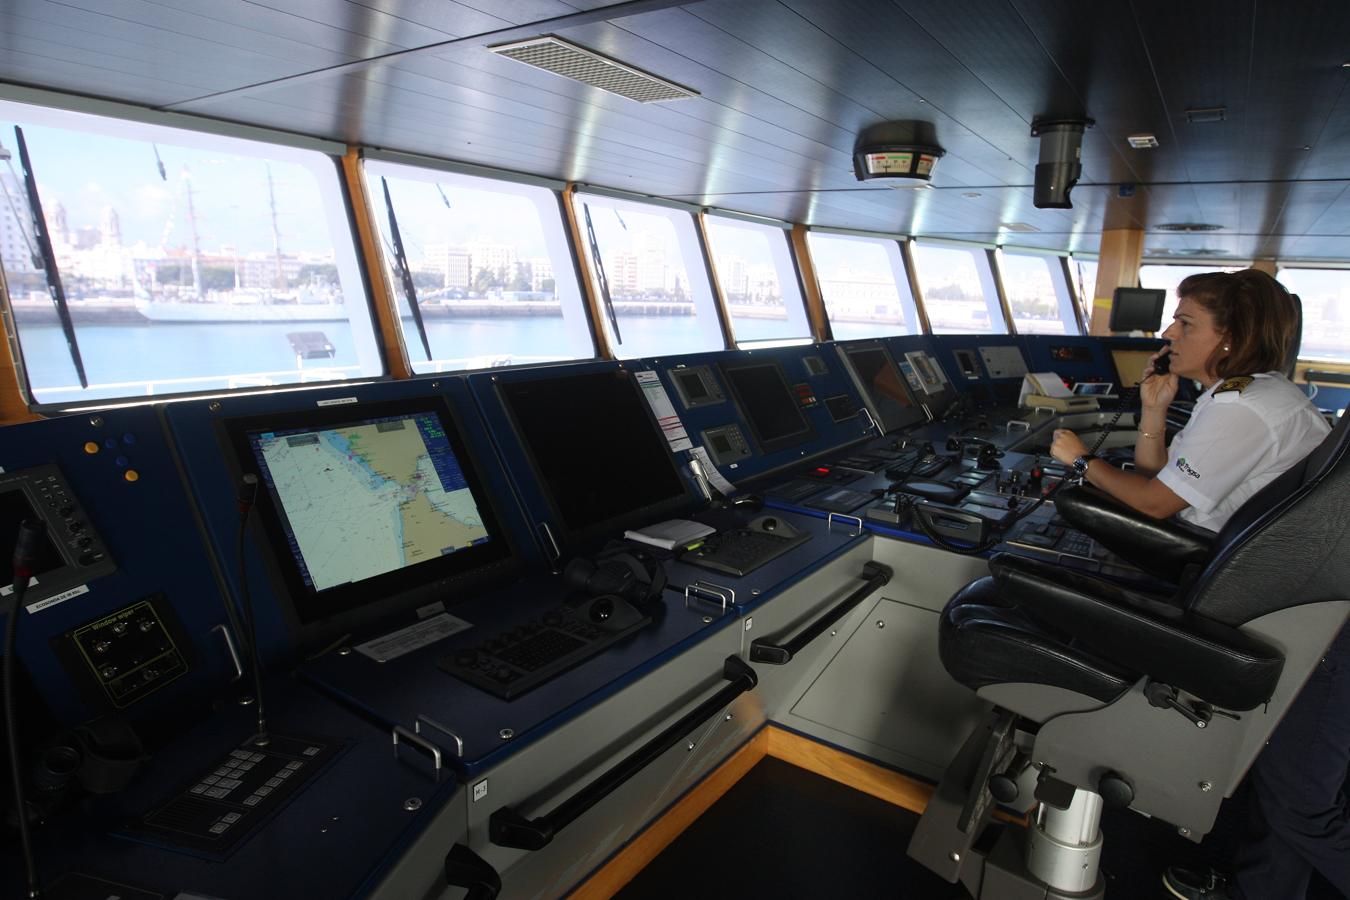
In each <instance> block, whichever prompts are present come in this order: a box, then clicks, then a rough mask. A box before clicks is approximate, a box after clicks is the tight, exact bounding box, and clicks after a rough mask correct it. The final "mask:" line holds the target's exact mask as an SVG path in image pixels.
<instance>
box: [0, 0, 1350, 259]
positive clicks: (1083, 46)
mask: <svg viewBox="0 0 1350 900" xmlns="http://www.w3.org/2000/svg"><path fill="white" fill-rule="evenodd" d="M610 7H613V8H612V9H610ZM595 10H600V12H595ZM536 23H537V24H536ZM535 33H556V34H560V35H562V36H564V37H567V38H569V39H571V40H575V41H576V42H578V43H580V44H582V45H583V46H587V47H590V48H593V49H595V50H597V51H600V52H603V53H607V54H611V55H613V56H615V57H617V58H619V59H620V60H622V61H624V62H626V63H628V64H630V65H633V66H636V67H638V68H641V69H645V70H648V71H651V72H653V73H654V74H657V75H660V76H661V77H664V78H667V79H669V80H672V81H675V82H677V83H680V84H683V85H687V86H689V87H691V88H693V89H695V90H697V91H698V92H699V94H700V96H699V97H697V98H694V99H691V100H685V101H678V102H673V103H666V104H650V105H640V104H636V103H633V102H631V101H628V100H625V99H622V98H619V97H615V96H613V95H609V94H606V93H604V92H602V91H598V90H596V89H594V88H590V87H587V86H584V85H580V84H577V83H575V82H570V81H567V80H565V79H562V78H558V77H556V76H553V75H550V74H547V73H544V72H541V71H538V70H535V69H532V68H530V67H527V66H524V65H521V64H519V63H516V62H513V61H511V60H508V59H504V58H501V57H498V56H496V55H494V54H491V53H488V52H487V51H486V50H485V49H484V46H485V45H487V44H492V43H496V42H499V41H501V40H506V39H516V38H520V37H526V36H530V35H532V34H535ZM1347 36H1350V4H1345V3H1343V2H1328V0H1312V2H1307V3H1299V4H1280V3H1276V2H1274V0H1246V2H1244V3H1242V4H1239V5H1234V4H1232V3H1231V2H1228V0H1192V2H1189V3H1186V4H1177V3H1175V2H1172V0H1130V2H1125V3H1111V4H1106V3H1102V4H1097V3H1093V4H1066V3H1064V2H1063V0H836V2H830V0H703V2H691V3H680V2H679V0H640V2H629V3H619V4H614V3H612V2H600V0H566V2H564V0H461V2H450V0H61V2H55V0H5V2H3V3H2V4H0V79H3V80H5V81H11V82H16V83H21V84H28V85H37V86H44V87H51V88H54V89H57V90H64V91H70V92H74V93H81V94H90V93H92V94H96V95H98V96H104V97H108V98H110V99H117V100H124V101H128V102H132V103H137V104H143V105H147V106H152V107H161V108H173V109H175V110H178V111H187V112H192V113H196V114H199V115H204V116H209V117H212V118H218V119H225V120H231V121H238V122H243V123H247V124H256V125H262V126H267V127H272V128H277V129H281V130H286V131H292V132H298V133H303V134H311V135H315V136H319V137H325V138H332V139H336V140H343V141H348V142H352V143H357V144H364V145H369V146H374V147H384V148H389V149H395V150H406V151H411V152H416V153H423V154H428V155H433V156H440V157H444V158H448V159H452V160H460V161H464V162H469V163H475V164H482V165H488V166H496V167H500V168H504V169H509V170H515V171H522V172H529V173H534V174H540V175H546V176H552V177H556V178H560V179H565V180H575V181H582V182H586V183H591V184H598V185H604V186H609V187H616V188H622V189H627V190H633V191H636V192H640V193H649V194H654V195H658V196H667V197H674V198H678V199H682V200H686V201H688V202H692V203H696V204H704V205H714V206H717V207H720V208H725V209H729V210H740V211H744V212H748V213H754V214H759V215H767V216H771V217H774V218H781V219H786V220H790V221H799V222H804V223H808V224H816V225H829V226H835V227H845V228H857V229H863V230H880V231H886V232H905V233H908V232H919V233H923V234H929V235H942V236H949V237H965V238H968V239H972V240H981V241H996V240H1007V241H1009V242H1015V243H1017V244H1018V245H1021V246H1027V247H1051V248H1059V249H1075V250H1089V251H1090V250H1095V249H1096V246H1097V244H1098V241H1099V235H1100V231H1101V230H1102V229H1103V228H1117V227H1142V228H1145V229H1146V230H1147V235H1146V244H1147V245H1148V246H1150V247H1154V248H1156V249H1158V250H1165V251H1167V252H1168V253H1169V254H1170V255H1171V256H1172V257H1173V258H1184V257H1185V255H1186V254H1187V253H1194V252H1197V251H1207V250H1212V251H1215V252H1223V253H1226V254H1229V255H1230V256H1231V257H1232V258H1242V257H1250V256H1258V255H1260V256H1264V255H1270V254H1276V253H1285V252H1295V253H1298V254H1299V255H1303V256H1310V257H1316V256H1318V255H1327V254H1329V255H1332V256H1335V257H1337V258H1345V257H1346V256H1347V255H1350V253H1347V248H1346V246H1345V244H1346V237H1347V236H1350V190H1348V189H1347V186H1350V89H1347V81H1350V70H1347V69H1345V68H1342V63H1344V62H1346V61H1348V60H1350V51H1348V50H1347V49H1346V48H1347V46H1350V45H1348V44H1347V43H1346V38H1347ZM447 42H449V43H447ZM389 54H394V55H393V56H388V55H389ZM1210 105H1223V106H1225V107H1226V108H1227V115H1226V118H1225V121H1223V122H1219V123H1212V124H1205V125H1201V124H1190V123H1187V122H1186V119H1185V115H1184V111H1185V110H1186V109H1187V108H1188V107H1195V106H1210ZM1082 114H1086V115H1088V116H1091V117H1092V118H1094V119H1095V120H1096V125H1095V127H1093V128H1091V129H1089V130H1088V131H1087V132H1086V134H1085V135H1084V138H1083V143H1082V162H1083V177H1082V181H1081V183H1080V184H1079V185H1078V186H1077V187H1076V188H1075V189H1074V191H1073V195H1072V199H1073V209H1071V210H1038V209H1036V208H1035V207H1034V206H1033V205H1032V203H1031V194H1032V187H1031V186H1032V181H1033V166H1034V165H1035V163H1036V161H1037V154H1038V149H1039V141H1038V139H1036V138H1033V137H1031V135H1030V123H1031V121H1032V120H1033V119H1034V118H1035V117H1036V116H1039V115H1082ZM886 121H910V122H922V123H927V124H928V125H929V126H931V128H932V130H933V132H934V133H935V134H936V138H937V140H938V143H940V144H941V146H942V147H943V148H944V149H945V150H946V156H945V157H944V158H943V159H942V161H941V162H940V163H939V165H938V167H937V169H936V171H935V175H934V179H933V185H934V188H935V189H932V190H926V191H911V190H887V189H884V188H878V187H875V186H872V185H867V186H863V185H860V184H859V183H858V182H857V181H856V180H855V179H854V177H853V174H852V162H851V156H852V149H853V147H854V145H855V143H856V142H857V139H858V136H859V134H860V132H861V131H862V130H863V129H864V128H866V127H868V126H870V125H873V124H876V123H879V122H886ZM1137 133H1153V134H1156V135H1157V137H1158V140H1159V142H1160V145H1161V146H1160V147H1159V148H1157V149H1156V150H1149V151H1144V150H1133V149H1131V148H1129V147H1128V145H1127V144H1126V142H1125V138H1126V137H1127V136H1129V135H1131V134H1137ZM1305 147H1306V148H1307V149H1304V148H1305ZM1122 185H1124V186H1127V187H1126V188H1125V189H1124V192H1125V193H1128V194H1131V195H1130V196H1123V195H1122ZM1169 222H1212V223H1214V224H1218V225H1221V226H1222V231H1220V232H1215V233H1213V234H1208V235H1190V234H1168V233H1165V232H1161V231H1158V230H1157V226H1158V225H1161V224H1165V223H1169ZM1008 223H1025V225H1027V226H1030V227H1031V228H1034V229H1036V230H1035V231H1031V232H1027V233H1023V234H1018V233H1015V232H1008V231H1007V230H1006V229H1003V228H1001V226H1002V225H1005V224H1008Z"/></svg>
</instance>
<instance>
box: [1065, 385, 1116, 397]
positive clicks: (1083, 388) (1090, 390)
mask: <svg viewBox="0 0 1350 900" xmlns="http://www.w3.org/2000/svg"><path fill="white" fill-rule="evenodd" d="M1113 387H1115V385H1113V384H1111V383H1110V382H1109V381H1080V382H1078V383H1077V384H1075V385H1074V386H1073V392H1074V393H1075V394H1077V395H1078V396H1080V397H1107V396H1110V394H1111V388H1113Z"/></svg>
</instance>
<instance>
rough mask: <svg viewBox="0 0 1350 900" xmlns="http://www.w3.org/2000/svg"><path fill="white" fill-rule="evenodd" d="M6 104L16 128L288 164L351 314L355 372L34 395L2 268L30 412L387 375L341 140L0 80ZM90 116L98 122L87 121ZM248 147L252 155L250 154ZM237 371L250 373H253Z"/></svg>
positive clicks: (13, 350) (2, 290)
mask: <svg viewBox="0 0 1350 900" xmlns="http://www.w3.org/2000/svg"><path fill="white" fill-rule="evenodd" d="M10 106H13V107H21V108H22V109H15V110H13V112H12V118H13V119H14V121H15V122H16V123H18V124H21V125H22V124H32V125H39V126H42V127H45V128H52V129H60V130H65V131H71V132H77V133H84V134H88V135H91V136H95V137H108V138H112V139H120V140H137V141H142V142H145V143H149V144H163V145H165V146H179V147H185V148H189V149H193V150H199V151H208V152H210V151H218V152H226V153H231V152H233V153H237V154H238V155H243V156H252V157H254V158H257V159H260V160H269V161H285V162H289V163H293V164H295V165H299V166H301V167H302V168H304V169H305V170H306V171H308V172H309V173H311V174H312V175H314V177H315V179H316V187H317V189H318V191H319V193H320V198H321V201H322V202H323V209H324V212H325V213H326V218H327V227H328V230H329V233H330V235H331V237H332V239H333V257H334V264H335V265H336V266H337V268H338V270H339V283H340V284H341V285H342V288H343V293H344V305H345V307H346V309H347V312H348V318H347V319H346V320H344V321H345V322H346V323H347V324H348V325H349V326H350V328H351V329H352V340H353V350H354V352H355V355H356V358H357V362H356V371H354V372H353V373H352V374H351V376H350V377H347V378H337V379H323V380H317V379H316V380H309V379H303V378H301V379H297V380H295V381H286V382H280V383H277V384H269V385H256V386H237V387H230V386H223V387H222V386H213V387H204V388H200V389H196V390H182V391H169V392H164V393H160V392H157V391H156V390H155V388H154V385H155V384H157V383H159V381H160V380H159V379H145V380H143V381H142V382H136V383H139V384H142V386H143V388H144V390H145V391H146V392H145V393H140V394H122V395H116V396H105V397H80V398H72V399H69V400H46V401H43V400H39V399H37V396H36V392H35V391H34V388H33V386H32V382H31V376H30V372H29V367H28V365H27V363H26V361H25V359H24V352H23V347H22V343H21V338H20V332H21V330H22V327H21V326H19V325H18V323H17V321H16V320H15V317H14V308H13V307H12V305H11V298H12V295H11V293H10V285H9V281H8V278H7V277H6V276H5V273H4V272H3V267H0V304H3V311H4V314H5V315H7V316H8V317H9V321H10V323H11V324H10V327H9V328H7V329H6V333H5V340H6V342H7V346H8V348H9V353H10V356H11V358H12V361H13V364H14V372H15V377H16V381H17V388H18V394H19V399H20V401H21V402H22V403H23V405H24V406H25V407H26V408H27V410H28V411H29V412H30V413H34V414H39V415H43V414H52V413H58V414H59V413H75V412H80V411H83V410H92V409H107V408H115V407H123V406H137V405H144V404H149V403H159V402H164V401H169V400H173V401H177V400H190V399H195V398H202V397H213V396H225V395H242V394H254V393H271V392H277V391H288V390H302V389H306V388H312V387H332V386H339V385H345V384H359V383H363V382H369V381H374V380H381V379H384V378H387V377H388V376H389V371H390V367H389V363H388V361H387V360H386V358H385V352H384V348H383V347H382V345H381V339H380V328H379V322H378V317H377V315H376V309H375V303H374V298H373V297H372V295H371V290H370V283H369V279H368V273H367V271H366V264H365V263H366V261H365V258H364V254H363V252H362V248H361V243H360V239H359V236H358V234H357V232H356V230H355V227H354V221H353V217H354V216H355V214H356V211H355V209H354V206H353V202H352V197H351V195H350V192H349V190H348V185H347V181H346V178H345V175H344V172H343V169H342V159H343V156H344V155H345V154H346V152H347V147H346V145H344V144H342V143H339V142H335V141H328V140H323V139H320V138H313V137H307V136H303V135H296V134H290V133H286V132H280V131H273V130H270V129H267V128H261V127H258V126H252V125H242V124H236V123H232V122H225V121H218V120H211V119H203V118H199V117H196V116H188V115H183V114H180V113H169V112H160V111H156V110H149V109H145V108H143V107H137V106H131V105H128V104H124V103H119V102H116V101H109V100H102V99H97V98H89V97H77V96H71V95H67V94H61V93H57V92H54V91H47V90H42V89H37V88H25V87H18V86H15V85H2V84H0V108H2V107H10ZM6 114H7V115H11V113H10V111H9V110H6ZM91 117H92V118H93V119H97V120H102V121H101V122H98V121H90V119H91ZM146 129H150V130H152V131H154V130H161V132H162V137H159V138H158V139H156V136H155V135H153V134H152V136H151V137H147V136H146V135H145V133H144V132H145V130H146ZM216 141H223V142H224V146H222V145H221V144H219V143H216ZM241 144H254V145H258V144H261V145H265V146H266V147H267V148H274V149H276V150H280V151H282V154H281V157H280V159H279V160H278V157H276V156H269V155H263V154H261V153H259V152H258V151H259V150H260V149H262V148H258V147H253V148H247V147H243V146H241ZM231 145H233V146H234V148H235V149H233V150H232V149H231ZM250 149H251V150H252V151H253V152H249V151H250ZM297 151H298V152H297ZM311 153H317V154H319V155H321V156H323V157H327V165H326V166H325V165H323V164H322V163H320V161H319V160H317V159H311V160H303V159H298V158H294V157H298V156H300V154H311ZM288 157H290V158H288ZM34 168H35V169H37V171H38V177H39V178H41V177H42V175H41V161H40V160H37V159H35V160H34ZM16 169H17V166H16ZM330 177H331V179H332V180H331V181H328V180H327V179H329V178H330ZM44 212H45V210H44ZM344 235H345V236H346V237H345V240H344V238H343V236H344ZM344 270H345V271H347V272H348V273H349V275H350V279H346V278H343V277H342V275H341V273H342V272H343V271H344ZM63 279H64V276H63ZM349 286H350V287H351V288H352V289H353V295H352V296H351V297H350V298H349V299H348V298H347V297H346V294H347V292H348V291H347V289H348V287H349ZM357 291H359V296H358V295H357V294H356V292H357ZM77 328H78V326H77ZM77 335H78V330H77ZM330 368H338V367H330ZM344 368H346V367H344ZM241 374H243V375H245V376H247V375H248V374H250V373H241ZM228 377H229V376H182V377H181V378H177V377H175V378H169V379H163V380H170V381H179V380H185V379H194V378H200V380H204V381H205V380H211V379H217V378H218V379H219V380H224V379H226V378H228Z"/></svg>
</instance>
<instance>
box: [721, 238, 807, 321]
mask: <svg viewBox="0 0 1350 900" xmlns="http://www.w3.org/2000/svg"><path fill="white" fill-rule="evenodd" d="M703 222H704V227H705V228H706V230H707V234H708V249H709V251H710V252H711V253H712V257H713V263H714V267H713V268H714V270H715V271H716V273H717V280H718V282H720V285H721V288H722V297H723V299H724V300H725V302H726V312H727V316H728V318H729V319H730V320H731V329H732V332H733V333H734V334H735V336H736V344H737V346H742V347H743V346H745V345H747V344H754V343H758V342H762V341H790V340H803V341H809V340H810V339H811V326H810V324H809V323H808V322H807V321H806V306H805V304H804V303H803V302H802V292H801V288H800V287H799V285H798V284H797V274H796V267H795V266H794V265H793V262H792V253H791V250H790V249H789V245H788V237H787V232H786V231H784V230H783V229H782V228H777V227H775V226H773V225H761V224H759V223H756V222H745V221H741V220H739V219H731V218H727V217H725V216H714V215H709V216H704V218H703Z"/></svg>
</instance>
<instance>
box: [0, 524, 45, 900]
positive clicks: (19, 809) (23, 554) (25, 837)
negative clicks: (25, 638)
mask: <svg viewBox="0 0 1350 900" xmlns="http://www.w3.org/2000/svg"><path fill="white" fill-rule="evenodd" d="M45 530H46V524H45V523H44V522H41V521H35V520H26V521H23V522H20V523H19V537H18V540H17V541H16V544H15V548H14V566H13V568H14V588H13V593H11V594H10V597H9V600H8V601H7V602H6V603H5V607H6V609H5V612H6V613H7V615H6V616H5V659H4V666H3V673H2V674H3V680H4V690H3V695H4V699H3V703H4V707H5V736H6V742H7V744H8V747H9V774H10V777H11V778H12V779H13V781H14V809H15V812H16V814H17V818H18V820H19V844H20V846H21V847H22V851H23V865H24V874H25V876H26V877H27V879H28V896H29V898H30V900H32V898H36V897H41V896H42V883H41V880H40V879H39V878H38V871H37V863H36V862H35V861H34V859H33V836H32V835H31V834H30V833H29V830H28V810H27V803H26V802H25V800H24V796H23V793H24V792H23V786H24V785H23V765H22V763H21V761H20V758H19V725H18V714H17V712H16V711H15V703H14V660H15V657H16V656H17V655H18V652H19V613H20V611H21V610H22V609H23V596H24V594H26V593H27V592H28V579H29V578H30V577H31V576H32V574H33V573H32V564H31V557H32V556H33V555H35V553H36V546H37V544H38V541H40V540H41V538H42V533H43V532H44V531H45Z"/></svg>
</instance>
